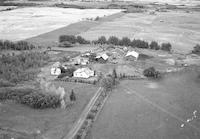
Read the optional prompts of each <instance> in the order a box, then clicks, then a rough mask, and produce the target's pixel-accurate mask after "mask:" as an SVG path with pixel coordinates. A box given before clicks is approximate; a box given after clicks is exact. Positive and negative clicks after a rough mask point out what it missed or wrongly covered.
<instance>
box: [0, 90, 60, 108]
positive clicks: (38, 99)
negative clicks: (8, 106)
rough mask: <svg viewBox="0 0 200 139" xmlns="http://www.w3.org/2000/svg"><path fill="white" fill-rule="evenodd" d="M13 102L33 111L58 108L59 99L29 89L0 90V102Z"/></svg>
mask: <svg viewBox="0 0 200 139" xmlns="http://www.w3.org/2000/svg"><path fill="white" fill-rule="evenodd" d="M4 100H13V101H15V102H17V103H20V104H24V105H27V106H29V107H31V108H34V109H44V108H57V107H59V106H60V97H59V96H58V95H52V94H48V93H42V92H40V91H39V90H34V89H30V88H23V89H22V88H19V89H10V88H4V89H1V90H0V101H4Z"/></svg>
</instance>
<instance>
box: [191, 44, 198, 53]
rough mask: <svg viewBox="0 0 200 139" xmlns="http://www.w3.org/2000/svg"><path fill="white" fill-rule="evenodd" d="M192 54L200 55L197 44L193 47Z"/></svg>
mask: <svg viewBox="0 0 200 139" xmlns="http://www.w3.org/2000/svg"><path fill="white" fill-rule="evenodd" d="M192 53H194V54H200V45H199V44H196V46H194V48H193V50H192Z"/></svg>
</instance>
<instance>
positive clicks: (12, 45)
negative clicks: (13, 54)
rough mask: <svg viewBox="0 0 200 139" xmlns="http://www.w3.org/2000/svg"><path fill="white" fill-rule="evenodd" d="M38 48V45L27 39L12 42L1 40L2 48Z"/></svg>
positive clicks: (0, 48) (0, 47) (0, 46)
mask: <svg viewBox="0 0 200 139" xmlns="http://www.w3.org/2000/svg"><path fill="white" fill-rule="evenodd" d="M34 48H36V46H34V45H32V44H30V43H28V42H26V41H18V42H12V41H9V40H0V50H19V51H20V50H32V49H34Z"/></svg>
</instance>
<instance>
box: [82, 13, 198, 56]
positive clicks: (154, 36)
mask: <svg viewBox="0 0 200 139" xmlns="http://www.w3.org/2000/svg"><path fill="white" fill-rule="evenodd" d="M199 14H200V13H199V12H192V13H186V12H184V11H169V12H158V13H156V15H150V14H148V13H129V14H125V15H124V16H122V17H120V18H116V19H115V20H113V21H110V22H104V23H102V24H101V25H98V26H95V27H93V28H91V29H89V30H88V31H87V32H83V33H81V35H82V36H83V37H84V38H86V39H90V40H94V39H97V38H98V37H99V36H102V35H103V36H106V37H109V36H118V37H124V36H127V37H129V38H132V39H133V38H136V39H144V40H147V41H152V40H155V41H158V42H160V43H161V42H170V43H171V44H172V45H173V49H174V50H176V51H179V52H188V51H190V50H192V48H193V47H194V45H195V44H197V43H200V38H199V37H198V36H200V26H199V24H200V16H199Z"/></svg>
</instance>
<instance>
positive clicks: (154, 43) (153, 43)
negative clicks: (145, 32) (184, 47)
mask: <svg viewBox="0 0 200 139" xmlns="http://www.w3.org/2000/svg"><path fill="white" fill-rule="evenodd" d="M149 47H150V49H154V50H159V49H160V46H159V45H158V43H157V42H156V41H152V42H151V44H150V45H149Z"/></svg>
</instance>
